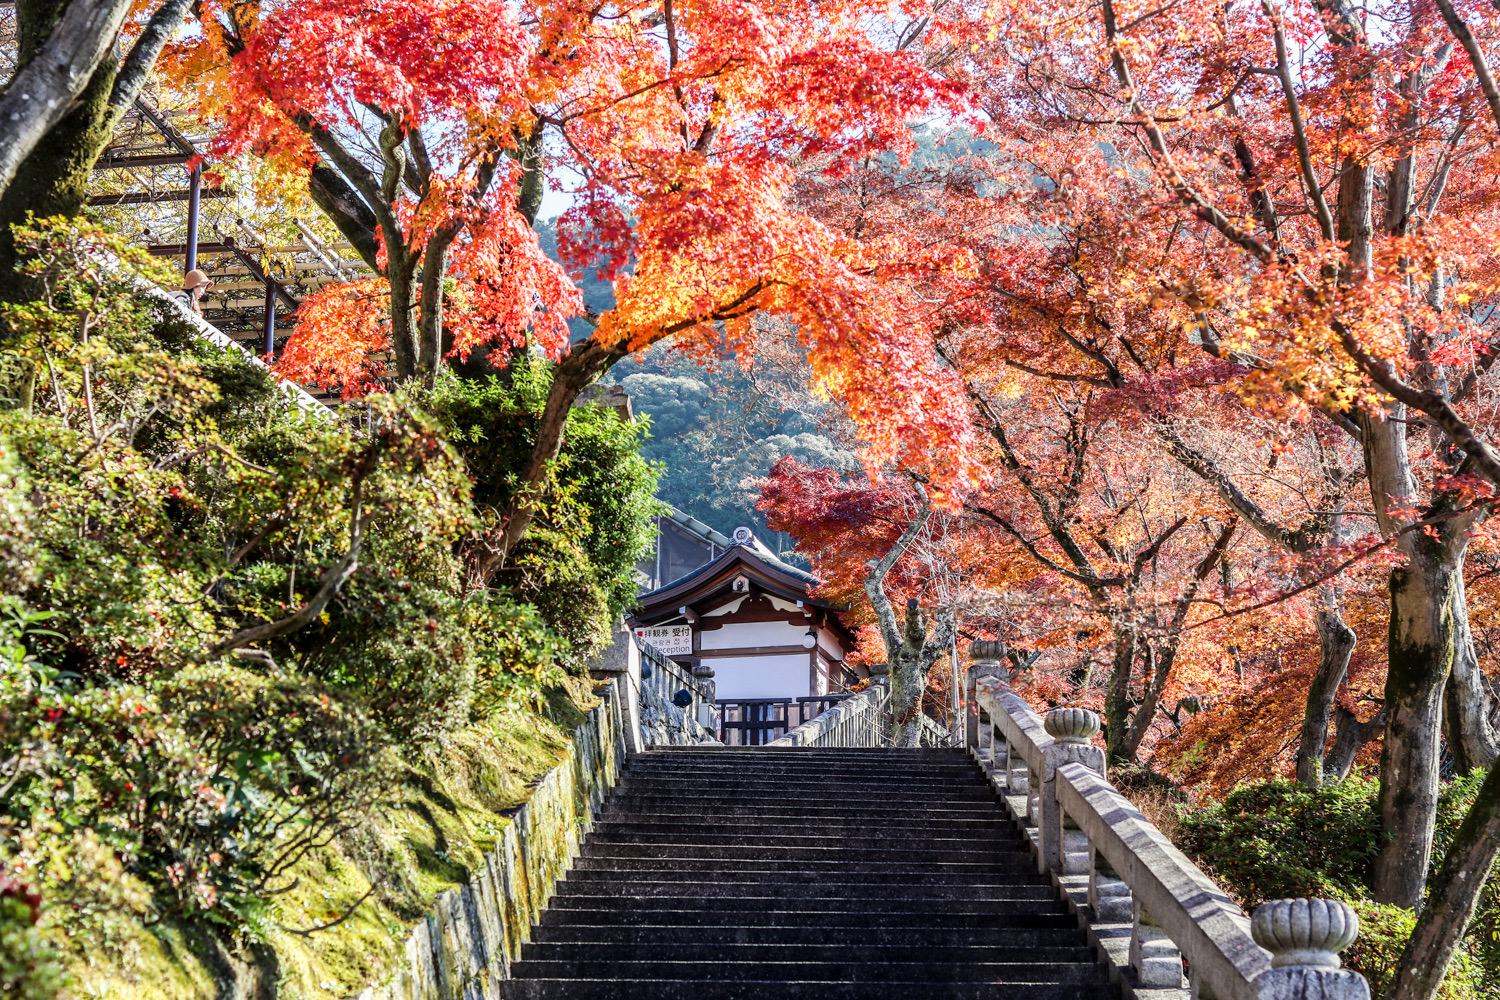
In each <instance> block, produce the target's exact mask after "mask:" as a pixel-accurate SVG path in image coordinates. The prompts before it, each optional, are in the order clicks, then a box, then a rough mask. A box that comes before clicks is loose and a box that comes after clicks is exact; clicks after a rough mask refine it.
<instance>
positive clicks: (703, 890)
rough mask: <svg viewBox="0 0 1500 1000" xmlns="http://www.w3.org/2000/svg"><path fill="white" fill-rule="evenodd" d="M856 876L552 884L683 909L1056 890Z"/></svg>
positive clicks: (563, 898) (1029, 895) (590, 897)
mask: <svg viewBox="0 0 1500 1000" xmlns="http://www.w3.org/2000/svg"><path fill="white" fill-rule="evenodd" d="M858 878H859V876H858V874H857V873H856V874H853V875H851V876H849V880H846V881H840V882H810V883H809V882H792V883H788V882H761V883H756V884H754V885H744V886H732V885H723V884H720V883H710V884H707V885H703V884H694V883H691V882H688V883H685V882H684V881H681V880H679V881H675V882H650V881H642V880H636V879H632V880H624V879H614V880H612V881H608V882H574V881H565V882H559V883H558V890H557V894H556V895H555V896H554V897H553V898H554V899H556V900H558V901H559V902H558V905H559V906H563V905H568V906H571V905H575V901H577V902H576V905H579V906H594V905H604V904H603V903H601V902H599V901H601V900H603V899H606V898H608V897H623V901H622V902H621V903H618V904H611V905H631V906H645V905H655V904H654V903H652V904H648V902H647V901H649V900H662V903H661V905H663V906H666V905H671V904H672V902H673V901H676V905H681V906H683V907H684V908H687V909H708V910H715V911H717V910H722V909H723V908H724V899H725V898H740V899H744V900H745V902H746V905H757V904H761V903H763V902H765V901H775V900H780V901H783V902H792V903H795V904H796V905H797V906H798V907H801V908H803V909H819V910H824V909H837V908H840V907H842V906H843V905H844V904H848V905H849V906H851V907H852V906H859V907H868V906H869V905H870V901H871V900H892V901H893V903H892V904H888V905H894V903H896V902H902V901H905V902H907V903H910V904H913V905H915V904H916V903H919V902H925V901H931V900H944V901H948V902H949V903H953V904H957V903H960V902H962V903H967V904H969V905H971V906H983V905H987V904H989V903H993V902H999V901H1002V900H1004V901H1010V900H1027V899H1030V900H1044V901H1047V902H1049V903H1052V902H1058V898H1057V889H1056V888H1055V887H1054V886H1053V885H1052V884H1051V882H1049V881H1047V880H1046V877H1045V876H1042V875H1038V876H1037V877H1036V879H1035V881H1033V882H1027V883H1020V884H1017V883H1010V884H1006V883H999V882H996V883H992V884H988V885H985V884H977V883H974V882H964V883H962V884H960V885H902V886H900V887H898V888H897V889H896V890H894V891H893V890H892V888H891V885H890V883H880V882H860V881H855V880H857V879H858Z"/></svg>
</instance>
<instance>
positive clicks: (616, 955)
mask: <svg viewBox="0 0 1500 1000" xmlns="http://www.w3.org/2000/svg"><path fill="white" fill-rule="evenodd" d="M577 948H578V945H577V944H576V943H564V942H541V943H537V942H533V943H531V944H527V945H523V946H522V949H521V952H522V958H523V960H525V961H528V962H530V961H537V962H559V961H567V960H568V959H569V958H570V957H571V956H572V955H573V954H575V953H576V951H577ZM648 953H649V954H648ZM588 956H589V959H590V961H596V962H628V961H639V960H642V959H644V958H646V957H649V958H650V959H651V960H653V961H655V960H657V959H661V960H665V961H669V962H713V961H729V962H861V963H865V962H871V963H873V962H906V963H910V962H943V963H959V962H962V963H970V962H992V963H1000V964H1006V965H1013V964H1016V963H1021V962H1041V963H1046V964H1053V965H1057V964H1071V963H1083V964H1093V963H1097V962H1098V958H1099V956H1098V954H1097V953H1096V952H1095V950H1094V949H1093V948H1090V947H1087V946H1077V947H1067V946H1057V945H1051V946H1049V945H1030V946H1017V945H1005V946H995V945H990V944H955V945H941V946H938V947H933V946H931V945H920V944H907V945H880V946H877V945H854V946H850V945H845V944H832V945H830V944H726V943H715V944H701V943H697V944H661V945H655V946H650V947H646V946H642V945H640V944H592V945H589V946H588Z"/></svg>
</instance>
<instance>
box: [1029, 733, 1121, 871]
mask: <svg viewBox="0 0 1500 1000" xmlns="http://www.w3.org/2000/svg"><path fill="white" fill-rule="evenodd" d="M1042 726H1043V728H1044V729H1046V730H1047V735H1048V736H1050V737H1052V745H1051V746H1048V747H1043V749H1042V758H1043V760H1042V773H1041V775H1039V776H1038V775H1032V781H1033V788H1032V799H1033V801H1034V802H1036V807H1035V815H1033V817H1032V821H1033V822H1034V823H1036V826H1037V847H1038V849H1039V850H1038V852H1037V853H1038V856H1039V857H1038V863H1039V866H1040V868H1041V870H1042V871H1044V872H1045V871H1055V872H1057V873H1058V874H1059V875H1086V874H1088V872H1089V843H1088V837H1087V835H1085V834H1084V832H1083V831H1082V830H1080V829H1078V827H1077V824H1075V823H1070V822H1069V821H1068V819H1067V817H1066V816H1065V815H1064V813H1063V810H1062V805H1061V803H1059V802H1058V799H1057V769H1058V768H1059V767H1061V766H1062V765H1063V764H1082V765H1083V766H1084V767H1086V768H1088V769H1089V770H1091V771H1094V772H1095V773H1097V774H1099V775H1101V776H1102V775H1103V774H1104V751H1103V750H1100V749H1099V748H1098V747H1096V746H1094V745H1093V743H1092V742H1090V741H1091V740H1093V738H1094V735H1095V734H1096V733H1098V732H1099V716H1098V715H1097V714H1096V713H1094V712H1090V711H1089V710H1088V709H1086V708H1054V709H1053V710H1052V711H1050V712H1048V713H1047V717H1046V719H1044V720H1043V722H1042ZM1038 777H1040V778H1041V781H1040V788H1038V787H1037V784H1038V783H1037V782H1036V779H1037V778H1038Z"/></svg>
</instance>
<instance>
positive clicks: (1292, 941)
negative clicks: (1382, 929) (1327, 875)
mask: <svg viewBox="0 0 1500 1000" xmlns="http://www.w3.org/2000/svg"><path fill="white" fill-rule="evenodd" d="M1250 936H1251V937H1253V938H1255V943H1256V944H1258V945H1260V946H1261V947H1262V948H1264V949H1266V950H1267V951H1269V952H1270V953H1271V968H1273V969H1281V968H1289V967H1294V966H1311V967H1314V968H1324V969H1337V968H1338V967H1339V965H1340V962H1339V952H1340V951H1343V950H1344V949H1345V948H1347V947H1349V946H1350V945H1351V944H1353V943H1354V939H1355V938H1357V937H1358V936H1359V916H1358V915H1357V914H1356V913H1355V912H1354V911H1353V910H1352V909H1350V908H1349V906H1348V905H1346V904H1344V903H1341V902H1339V901H1338V900H1336V899H1273V900H1271V901H1270V902H1268V903H1262V904H1261V905H1259V906H1257V907H1256V908H1255V914H1254V916H1252V917H1251V918H1250Z"/></svg>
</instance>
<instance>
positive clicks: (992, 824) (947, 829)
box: [594, 813, 1016, 839]
mask: <svg viewBox="0 0 1500 1000" xmlns="http://www.w3.org/2000/svg"><path fill="white" fill-rule="evenodd" d="M791 830H802V831H805V832H806V833H810V834H812V835H814V836H819V837H841V836H857V837H864V838H869V837H872V836H876V837H901V836H910V837H913V838H916V837H929V836H930V837H940V838H949V837H952V838H958V837H969V836H973V837H976V838H979V837H1004V838H1006V839H1011V838H1014V837H1016V828H1015V824H1014V823H1012V822H1011V820H1010V819H1008V818H1004V817H1000V816H998V815H997V816H995V817H993V818H990V819H949V820H941V821H938V820H923V821H921V822H915V821H912V822H905V823H894V822H893V823H890V824H888V825H882V826H873V827H872V826H871V825H870V824H868V823H867V822H865V821H864V820H861V819H859V818H850V819H842V820H835V819H833V818H828V819H823V820H820V821H818V822H817V823H809V824H806V825H802V824H797V825H788V824H786V823H774V822H769V821H756V820H754V819H751V818H749V817H747V818H746V819H745V820H744V821H742V822H725V823H710V822H696V823H684V822H676V823H673V822H670V821H669V817H667V816H666V815H664V814H660V813H659V814H657V815H654V816H647V817H644V818H637V819H626V820H620V819H611V820H602V821H600V822H599V823H598V824H596V825H595V827H594V832H595V833H601V834H602V833H605V832H608V833H609V834H610V835H612V836H631V837H636V836H640V837H663V836H667V835H669V834H670V835H676V836H692V837H700V836H701V837H729V836H733V835H735V834H745V835H747V836H761V835H766V836H772V837H776V836H787V835H788V833H789V831H791Z"/></svg>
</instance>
